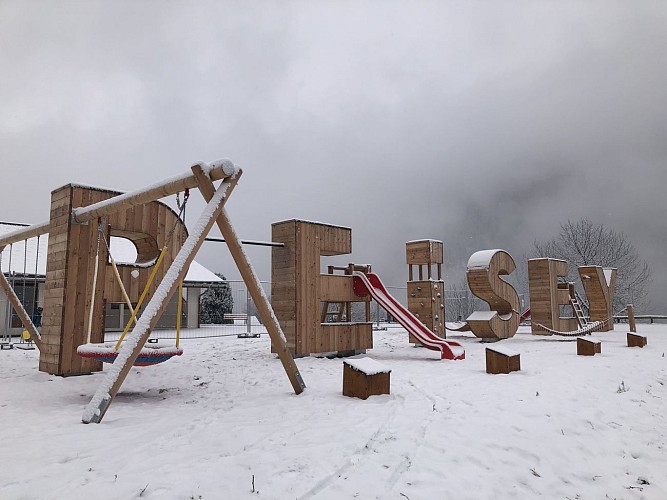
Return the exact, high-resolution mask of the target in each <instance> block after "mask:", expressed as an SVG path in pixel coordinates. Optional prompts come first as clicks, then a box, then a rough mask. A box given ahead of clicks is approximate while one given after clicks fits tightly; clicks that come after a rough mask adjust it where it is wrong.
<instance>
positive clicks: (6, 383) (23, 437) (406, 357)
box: [0, 325, 667, 500]
mask: <svg viewBox="0 0 667 500" xmlns="http://www.w3.org/2000/svg"><path fill="white" fill-rule="evenodd" d="M526 332H527V330H526V329H525V328H524V327H522V329H521V330H520V333H518V334H517V335H516V336H515V337H514V338H512V339H509V340H507V341H503V344H502V345H505V346H507V347H508V348H511V349H512V350H514V351H517V352H519V353H521V368H522V370H521V371H520V372H514V373H511V374H509V375H487V374H486V373H485V371H484V366H485V358H484V348H485V345H484V344H482V343H480V342H479V340H478V339H475V338H474V337H471V336H465V335H455V336H452V337H453V338H455V339H457V340H461V342H462V343H463V345H464V346H465V348H466V351H467V353H466V359H465V360H463V361H440V360H439V359H438V354H437V353H436V352H433V351H428V350H426V349H423V348H414V347H411V346H410V345H409V344H408V343H407V338H406V334H405V333H404V332H403V331H401V330H398V329H391V328H390V329H389V330H387V331H379V332H376V333H375V346H376V347H375V348H374V349H372V350H370V351H369V352H368V353H367V356H369V357H371V358H373V359H375V360H377V361H379V362H381V363H382V364H384V365H386V366H387V367H389V368H391V370H392V372H391V395H388V396H374V397H371V398H369V399H368V400H366V401H362V400H359V399H353V398H347V397H343V396H342V394H341V390H342V365H343V361H342V359H326V358H315V357H309V358H302V359H297V365H298V366H299V369H300V370H301V374H302V375H303V378H304V380H305V382H306V384H307V386H308V388H307V389H306V391H305V392H304V393H303V394H301V395H299V396H296V395H294V393H293V392H292V390H291V386H290V384H289V382H288V380H287V376H286V375H285V373H284V372H283V370H282V367H281V365H280V362H279V361H278V360H277V358H276V357H275V356H274V355H272V354H270V352H269V340H268V338H267V336H265V335H263V336H262V337H261V338H258V339H237V338H235V337H224V338H208V339H196V340H188V341H185V343H184V349H185V353H184V355H183V356H181V357H180V358H178V359H174V360H172V361H169V362H167V363H164V364H162V365H158V366H154V367H148V368H135V369H133V371H132V372H131V373H130V375H129V376H128V378H127V380H126V382H125V384H124V386H123V389H122V391H121V392H120V393H119V395H118V397H117V398H116V399H115V401H114V403H113V405H112V406H111V408H110V409H109V411H108V413H107V414H106V417H105V419H104V421H103V422H102V423H101V424H90V425H84V424H82V423H81V422H80V419H81V414H82V412H83V408H84V406H85V405H86V404H87V403H88V402H89V401H90V398H91V397H92V395H93V393H94V392H95V390H96V388H97V386H98V385H99V383H100V382H101V380H102V378H103V375H102V374H95V375H91V376H83V377H72V378H60V377H53V376H49V375H47V374H44V373H41V372H39V371H38V370H37V357H38V353H37V352H36V351H20V350H16V349H14V350H5V351H2V352H0V422H1V425H2V434H1V435H2V439H1V440H0V464H1V469H0V471H1V472H0V499H3V500H4V499H33V498H34V499H63V498H67V499H84V498H85V499H90V498H95V499H130V498H160V499H162V498H167V499H171V498H174V499H221V498H229V499H240V498H266V499H297V498H298V499H304V500H305V499H310V498H313V499H329V498H331V499H342V498H360V499H373V498H381V499H398V500H400V499H410V500H418V499H427V498H430V499H434V498H438V499H440V498H442V499H491V498H493V499H494V500H496V499H505V498H513V499H516V498H519V499H524V498H525V499H533V498H538V497H541V498H548V499H571V500H574V499H606V498H609V499H614V498H616V499H641V498H646V499H665V498H667V388H666V387H665V384H666V383H667V358H665V355H664V353H665V351H667V325H639V333H642V334H646V335H647V336H648V345H647V346H646V347H645V348H643V349H640V348H628V347H625V332H626V325H616V331H615V332H609V333H597V334H595V335H594V337H595V338H598V339H602V354H600V355H596V356H594V357H584V356H577V355H576V343H575V341H574V340H570V339H563V338H556V337H534V336H532V335H529V334H527V333H526Z"/></svg>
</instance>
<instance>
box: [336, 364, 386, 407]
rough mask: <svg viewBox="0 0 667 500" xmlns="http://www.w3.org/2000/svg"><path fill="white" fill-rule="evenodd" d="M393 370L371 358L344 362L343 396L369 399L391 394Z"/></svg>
mask: <svg viewBox="0 0 667 500" xmlns="http://www.w3.org/2000/svg"><path fill="white" fill-rule="evenodd" d="M390 374H391V370H390V369H388V368H387V367H386V366H384V365H383V364H381V363H378V362H377V361H375V360H374V359H371V358H359V359H346V360H345V361H343V396H349V397H352V398H360V399H368V397H369V396H378V395H380V394H389V385H390V382H389V376H390Z"/></svg>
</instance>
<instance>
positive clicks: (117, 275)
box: [109, 254, 137, 323]
mask: <svg viewBox="0 0 667 500" xmlns="http://www.w3.org/2000/svg"><path fill="white" fill-rule="evenodd" d="M109 256H110V257H111V254H109ZM111 267H112V268H113V273H114V275H115V276H116V280H117V281H118V285H119V286H120V291H121V293H122V294H123V299H124V300H125V304H126V305H127V307H129V308H130V314H134V307H132V302H131V301H130V297H128V296H127V290H125V285H123V280H122V279H121V277H120V273H119V272H118V267H117V266H116V261H115V260H113V257H111ZM134 322H135V323H136V322H137V318H134Z"/></svg>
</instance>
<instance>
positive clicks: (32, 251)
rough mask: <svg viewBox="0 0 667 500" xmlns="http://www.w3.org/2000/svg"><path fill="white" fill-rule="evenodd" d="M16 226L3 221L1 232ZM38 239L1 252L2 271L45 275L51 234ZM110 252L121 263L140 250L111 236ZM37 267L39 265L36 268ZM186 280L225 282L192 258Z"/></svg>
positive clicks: (135, 256)
mask: <svg viewBox="0 0 667 500" xmlns="http://www.w3.org/2000/svg"><path fill="white" fill-rule="evenodd" d="M16 229H17V226H15V225H12V224H7V223H0V235H3V234H6V233H9V232H12V231H15V230H16ZM37 240H38V238H30V239H29V240H27V242H26V241H19V242H17V243H14V244H12V245H7V246H6V247H5V248H4V249H3V251H2V272H3V273H9V272H10V265H11V271H12V272H14V273H18V274H24V273H25V274H27V275H29V276H34V275H35V274H37V275H38V276H44V275H46V254H47V250H48V245H49V235H48V234H44V235H42V236H40V237H39V247H38V245H37ZM110 246H111V255H112V256H113V258H114V260H115V261H116V263H118V264H121V263H122V264H130V265H131V264H132V263H133V262H134V261H135V259H136V258H137V250H136V248H135V246H134V243H132V242H131V241H130V240H128V239H125V238H111V245H110ZM35 266H36V267H35ZM183 281H184V282H185V283H218V282H221V281H223V280H222V278H219V277H218V276H216V275H215V274H214V273H213V272H211V271H210V270H209V269H207V268H205V267H204V266H202V265H201V264H199V263H198V262H197V261H192V264H190V269H188V273H187V275H186V276H185V280H183Z"/></svg>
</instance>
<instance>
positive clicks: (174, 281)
mask: <svg viewBox="0 0 667 500" xmlns="http://www.w3.org/2000/svg"><path fill="white" fill-rule="evenodd" d="M238 175H240V171H239V172H238V173H237V175H236V176H234V177H230V178H228V179H226V180H225V181H223V182H222V183H221V184H220V187H218V189H217V191H215V193H214V195H213V196H212V197H211V198H210V199H209V201H208V204H207V205H206V208H204V211H203V212H202V214H201V216H200V217H199V220H198V221H197V222H196V224H195V226H194V228H193V230H192V232H191V233H190V235H189V236H188V238H187V240H185V243H184V244H183V246H182V247H181V249H180V250H179V252H178V254H177V255H176V258H175V259H174V261H173V263H172V264H171V267H170V268H169V271H167V274H166V275H165V276H164V278H163V279H162V281H161V282H160V284H159V285H158V287H157V289H156V290H155V293H154V294H153V298H152V299H151V300H150V301H149V302H148V304H147V305H146V309H145V310H144V312H143V314H142V315H141V318H139V321H137V324H136V325H135V327H134V329H133V330H132V331H131V332H130V334H129V335H128V337H127V339H126V341H125V342H124V343H123V346H122V347H121V348H120V351H119V352H118V357H117V358H116V360H115V361H114V363H113V365H112V366H111V368H110V369H109V370H108V371H107V372H106V377H105V379H104V380H103V381H102V383H101V384H100V386H99V388H98V389H97V391H96V392H95V395H94V396H93V398H92V399H91V401H90V403H88V406H86V409H85V410H84V413H83V416H82V417H81V421H82V422H83V423H85V424H89V423H100V422H101V421H102V418H104V414H105V413H106V411H107V410H108V408H109V405H111V402H112V401H113V398H114V397H115V396H116V394H117V393H118V391H119V390H120V387H121V385H122V384H123V382H124V381H125V378H126V377H127V375H128V373H129V372H130V369H131V368H132V366H133V365H134V362H135V361H136V359H137V357H138V356H139V353H140V352H141V349H142V348H143V347H144V344H145V343H146V341H147V340H148V337H149V336H150V332H151V331H152V330H153V328H155V325H156V324H157V322H158V320H159V319H160V316H161V314H162V312H163V311H164V308H165V307H166V305H167V303H168V302H169V299H170V298H171V296H172V295H173V294H174V292H175V291H176V289H177V288H178V284H179V283H180V282H181V280H182V279H183V278H184V277H185V274H186V273H187V272H188V268H189V267H190V263H191V262H192V260H193V259H194V257H195V255H196V254H197V251H198V250H199V248H200V247H201V245H202V243H204V238H206V235H208V233H209V231H210V230H211V228H212V227H213V224H214V223H215V221H216V219H217V218H218V216H219V215H220V213H221V211H222V209H223V205H224V203H225V201H226V200H227V198H228V196H229V194H230V193H231V191H232V190H233V189H234V187H235V186H236V182H237V178H238Z"/></svg>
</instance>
